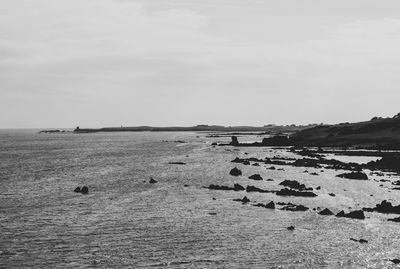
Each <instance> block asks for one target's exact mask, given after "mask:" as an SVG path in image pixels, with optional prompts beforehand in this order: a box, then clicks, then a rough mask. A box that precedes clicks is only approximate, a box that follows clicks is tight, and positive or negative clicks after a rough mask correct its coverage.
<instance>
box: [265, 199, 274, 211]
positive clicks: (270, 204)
mask: <svg viewBox="0 0 400 269" xmlns="http://www.w3.org/2000/svg"><path fill="white" fill-rule="evenodd" d="M265 208H270V209H275V203H274V202H273V201H271V202H269V203H268V204H266V205H265Z"/></svg>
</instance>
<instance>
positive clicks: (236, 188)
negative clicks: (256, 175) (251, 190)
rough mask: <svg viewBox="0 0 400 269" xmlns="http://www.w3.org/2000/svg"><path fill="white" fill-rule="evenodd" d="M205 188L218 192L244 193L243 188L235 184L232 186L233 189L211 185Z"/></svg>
mask: <svg viewBox="0 0 400 269" xmlns="http://www.w3.org/2000/svg"><path fill="white" fill-rule="evenodd" d="M206 188H207V189H209V190H219V191H244V190H245V188H244V187H243V186H242V185H240V184H235V185H234V186H233V188H232V187H229V186H223V185H215V184H211V185H210V186H208V187H206Z"/></svg>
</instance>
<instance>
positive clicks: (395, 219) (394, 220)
mask: <svg viewBox="0 0 400 269" xmlns="http://www.w3.org/2000/svg"><path fill="white" fill-rule="evenodd" d="M388 221H392V222H400V217H398V218H393V219H388Z"/></svg>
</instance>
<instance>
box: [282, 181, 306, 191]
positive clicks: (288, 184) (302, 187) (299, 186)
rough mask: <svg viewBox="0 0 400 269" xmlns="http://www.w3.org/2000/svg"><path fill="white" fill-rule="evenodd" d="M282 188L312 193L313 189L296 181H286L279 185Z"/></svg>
mask: <svg viewBox="0 0 400 269" xmlns="http://www.w3.org/2000/svg"><path fill="white" fill-rule="evenodd" d="M279 185H281V186H285V187H289V188H292V189H297V190H299V191H312V190H313V188H307V187H306V186H305V185H304V184H300V183H299V182H297V181H296V180H284V181H282V182H281V183H279Z"/></svg>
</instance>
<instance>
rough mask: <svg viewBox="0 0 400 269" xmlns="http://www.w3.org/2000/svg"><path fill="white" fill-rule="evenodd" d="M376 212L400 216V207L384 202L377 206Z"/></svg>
mask: <svg viewBox="0 0 400 269" xmlns="http://www.w3.org/2000/svg"><path fill="white" fill-rule="evenodd" d="M374 211H376V212H379V213H385V214H389V213H393V214H400V205H398V206H393V205H392V203H390V202H388V201H386V200H384V201H382V202H381V203H380V204H377V205H376V207H375V208H374Z"/></svg>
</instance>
